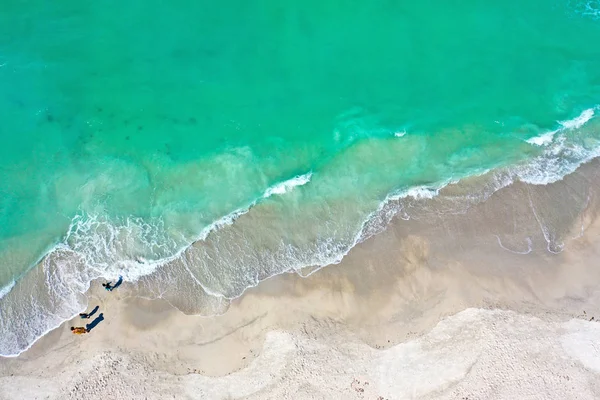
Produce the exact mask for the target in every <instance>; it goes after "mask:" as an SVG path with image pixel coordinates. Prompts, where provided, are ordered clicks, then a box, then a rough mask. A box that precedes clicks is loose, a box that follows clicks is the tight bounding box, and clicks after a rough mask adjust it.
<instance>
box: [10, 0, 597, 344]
mask: <svg viewBox="0 0 600 400" xmlns="http://www.w3.org/2000/svg"><path fill="white" fill-rule="evenodd" d="M594 9H595V8H594V4H593V3H590V2H574V1H557V2H554V3H552V4H548V2H542V1H537V0H528V1H520V2H516V1H514V2H508V3H507V2H504V3H502V4H496V5H492V4H482V3H480V2H475V1H467V2H462V3H461V4H449V3H447V2H435V1H433V2H416V3H406V4H402V3H399V4H398V3H393V2H375V3H368V4H367V3H359V2H355V3H352V4H350V3H348V2H339V1H327V2H316V1H309V2H303V3H302V4H291V3H290V4H280V2H266V3H261V4H257V3H252V2H250V3H248V2H242V1H226V2H225V3H218V4H216V3H215V4H208V3H205V2H200V3H198V2H196V3H193V2H176V3H169V4H167V3H162V2H150V3H148V2H144V3H143V4H142V3H139V2H129V3H126V4H123V3H122V2H104V3H90V4H81V3H78V2H73V1H68V2H62V3H61V4H60V5H57V4H49V3H48V4H47V3H45V2H42V1H39V0H34V1H31V2H29V3H28V4H27V5H24V4H23V3H22V2H17V1H9V2H7V3H6V4H5V5H4V6H3V7H2V11H0V88H1V91H0V93H1V96H0V116H1V117H2V121H3V124H2V126H1V127H0V137H1V139H2V146H0V182H1V183H0V288H3V289H0V293H2V295H3V297H2V299H0V332H2V333H3V334H2V335H0V337H8V336H7V335H4V333H5V332H10V333H11V337H13V335H16V336H19V335H20V332H14V328H15V326H16V325H14V323H11V322H10V321H9V317H8V316H9V315H10V316H11V317H10V318H14V315H16V314H13V311H14V310H18V313H20V314H22V315H23V318H27V317H26V316H27V315H29V316H31V315H36V316H40V317H39V324H38V325H39V326H40V331H39V332H37V331H36V332H33V336H32V337H27V338H25V339H23V340H21V341H19V343H18V344H17V343H16V342H15V341H10V340H3V341H1V342H2V343H0V354H15V353H18V352H19V351H21V350H22V349H23V348H25V347H26V346H27V345H28V344H30V342H31V341H32V340H33V339H34V338H35V337H37V336H39V334H40V333H42V332H44V331H45V330H47V329H50V328H52V327H53V326H56V325H57V324H58V323H60V321H61V320H62V319H63V318H68V317H69V316H70V315H72V314H73V313H75V312H77V311H79V309H80V308H81V307H82V304H83V303H82V301H84V300H83V298H82V297H81V292H82V291H85V289H86V288H87V285H88V283H89V281H90V280H91V279H94V278H97V277H106V278H113V277H114V276H116V275H119V274H122V275H123V276H124V277H125V278H126V279H127V280H129V281H133V280H136V279H139V278H141V277H143V276H147V275H149V274H152V273H154V274H155V275H160V276H162V278H161V279H162V280H161V279H159V281H161V282H163V284H164V282H173V284H176V285H187V284H190V282H192V283H193V284H194V285H198V286H199V287H202V288H204V291H205V292H208V293H212V294H213V295H215V296H217V298H218V297H219V296H224V297H235V296H236V295H238V294H239V293H241V291H243V290H244V288H246V287H248V286H250V285H254V284H256V283H257V282H258V281H260V280H261V279H264V278H266V277H268V276H270V275H272V274H274V273H279V272H281V271H285V270H290V269H293V270H296V269H301V268H303V267H306V266H315V265H317V266H318V265H326V264H329V263H331V262H337V261H339V259H340V258H341V257H342V256H343V255H344V254H345V253H346V252H347V251H348V250H349V249H350V248H351V247H352V246H353V245H354V244H355V243H356V242H357V241H360V240H362V239H363V238H364V237H366V236H368V235H369V234H372V233H375V232H377V231H379V230H380V229H382V228H381V227H378V228H372V227H373V226H374V225H373V224H369V223H366V222H365V221H369V220H371V219H373V218H375V219H377V218H379V217H380V216H379V214H377V212H378V210H379V211H382V210H384V209H385V207H384V206H383V205H382V204H385V203H382V202H384V201H385V200H386V199H387V198H389V197H390V196H392V197H393V196H406V195H412V196H415V197H419V196H432V195H435V193H436V189H437V188H439V187H441V186H443V185H444V184H446V183H448V182H451V181H455V180H458V179H461V178H464V177H468V176H472V175H474V174H481V173H483V172H485V171H488V170H490V169H497V170H499V171H504V172H502V174H503V175H502V176H503V177H505V178H506V179H507V181H510V180H514V179H522V180H525V181H528V182H531V183H536V184H545V183H547V182H551V181H554V180H556V179H560V177H562V176H563V175H565V174H566V173H569V172H571V171H572V170H573V169H574V168H575V167H576V166H577V165H579V164H580V163H581V162H583V161H585V160H588V159H590V158H592V157H594V156H595V155H597V152H598V149H599V148H600V146H599V144H600V143H599V142H598V140H599V139H600V130H599V129H598V127H597V121H596V119H595V116H596V115H597V114H598V113H599V112H600V111H599V110H598V109H597V104H600V48H599V47H598V46H594V45H593V43H595V41H597V39H599V38H600V20H599V19H598V17H597V15H596V14H595V13H594V12H593V10H594ZM253 207H254V208H253ZM248 209H250V212H248V213H247V214H245V215H244V218H238V217H239V215H241V214H243V213H245V212H246V211H247V210H248ZM252 210H254V212H253V211H252ZM373 213H375V214H373ZM386 218H387V217H383V219H382V221H384V222H385V221H386V220H387V219H386ZM365 224H366V225H365ZM198 240H200V242H197V243H196V245H195V246H194V247H193V248H192V249H189V250H187V251H185V252H184V253H182V252H183V251H184V249H186V248H187V246H189V245H190V244H191V243H192V242H195V241H198ZM555 250H559V249H558V248H557V249H555ZM47 254H50V255H49V256H48V257H46V258H44V257H45V256H46V255H47ZM42 259H43V260H44V261H43V263H42V264H38V262H39V261H40V260H42ZM170 260H172V261H170ZM182 260H183V261H182ZM173 263H174V264H178V266H177V267H173ZM36 265H38V266H37V267H36ZM28 271H29V272H28ZM15 280H16V281H17V284H14V287H13V282H14V281H15ZM63 286H64V287H65V289H62V287H63ZM58 287H61V289H60V290H59V289H57V288H58ZM10 288H12V290H11V289H10ZM199 296H200V294H199ZM193 300H194V299H188V300H186V299H181V302H182V303H185V302H186V301H190V302H191V303H194V304H195V303H196V302H195V301H193ZM211 301H212V300H211ZM182 307H183V306H182ZM216 307H217V308H218V305H217V306H216ZM18 313H17V314H18ZM49 315H51V316H49ZM36 318H37V317H36Z"/></svg>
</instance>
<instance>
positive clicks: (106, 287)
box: [102, 281, 113, 292]
mask: <svg viewBox="0 0 600 400" xmlns="http://www.w3.org/2000/svg"><path fill="white" fill-rule="evenodd" d="M111 282H112V281H109V282H106V283H103V284H102V286H104V289H106V290H108V291H109V292H110V291H112V290H113V286H112V285H111V284H110V283H111Z"/></svg>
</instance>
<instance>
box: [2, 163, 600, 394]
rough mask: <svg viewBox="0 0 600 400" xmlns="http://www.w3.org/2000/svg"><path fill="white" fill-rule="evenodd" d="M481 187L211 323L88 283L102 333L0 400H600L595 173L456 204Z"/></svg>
mask: <svg viewBox="0 0 600 400" xmlns="http://www.w3.org/2000/svg"><path fill="white" fill-rule="evenodd" d="M481 179H484V178H481ZM481 179H479V180H478V179H474V180H471V181H469V182H462V183H461V184H459V185H452V186H449V187H448V188H446V189H445V190H444V191H443V192H442V193H441V194H440V196H439V197H438V198H435V199H433V200H423V201H416V200H415V201H412V200H411V201H407V200H403V201H402V202H403V203H402V204H397V205H396V206H398V207H402V209H403V210H404V211H403V212H401V213H399V214H398V216H397V217H396V218H395V219H394V220H393V221H392V223H391V224H390V225H389V226H388V228H387V229H386V230H385V231H384V232H382V233H380V234H378V235H376V236H374V237H372V238H371V239H369V240H367V241H365V242H364V243H362V244H360V245H358V246H357V247H355V248H354V249H353V250H352V251H351V252H350V253H349V254H348V255H347V256H346V258H345V259H344V260H343V261H342V262H341V263H340V264H338V265H332V266H328V267H326V268H323V269H321V270H319V271H317V272H315V273H313V274H311V275H310V276H308V277H306V278H302V277H299V276H298V275H296V274H283V275H279V276H276V277H273V278H271V279H268V280H266V281H264V282H262V283H261V284H259V285H258V286H257V287H256V288H252V289H249V290H248V291H246V293H244V295H243V296H241V297H240V298H238V299H236V300H234V301H233V302H232V303H231V305H230V306H229V307H228V309H227V310H226V311H225V312H224V314H223V315H220V316H214V317H200V316H193V315H185V314H183V313H182V312H181V311H179V310H177V309H175V308H174V307H172V306H171V305H170V304H169V302H168V301H167V300H146V299H142V298H140V297H139V296H138V295H139V293H140V288H139V287H137V286H135V285H130V284H124V285H122V286H121V287H120V288H118V289H117V290H115V291H113V292H111V293H108V292H106V291H104V290H102V288H101V286H100V283H99V282H95V283H94V285H93V287H92V289H91V290H90V291H89V293H88V297H89V305H90V307H89V309H91V308H93V307H94V306H95V305H99V306H100V310H99V312H102V313H103V316H104V320H103V321H101V322H100V323H99V324H98V325H97V326H96V327H95V328H94V329H93V330H92V331H91V332H90V333H89V334H87V335H81V336H76V335H72V334H71V333H70V331H69V327H70V326H73V325H75V326H78V325H81V320H80V319H78V318H76V319H74V320H73V321H69V322H67V323H64V324H63V325H62V326H60V327H59V328H57V329H55V330H54V331H52V332H51V333H50V334H48V335H46V336H45V337H43V338H42V339H40V340H39V341H38V342H36V343H35V344H34V345H33V346H32V348H31V349H29V350H28V351H26V352H25V353H23V354H21V355H20V356H19V357H16V358H7V359H0V399H18V398H31V399H46V398H48V399H64V398H73V399H75V398H78V399H100V398H106V397H109V398H116V399H166V398H175V399H238V398H245V399H282V398H289V399H352V398H357V399H363V398H364V399H411V398H427V399H429V398H435V399H492V398H495V399H514V398H530V399H537V398H540V399H549V398H552V399H566V398H582V399H587V398H589V399H592V398H599V397H600V379H599V378H600V377H599V376H598V375H599V374H600V348H599V347H598V342H600V324H599V323H598V322H597V321H598V320H599V319H600V267H598V265H599V262H600V221H598V218H597V216H598V210H600V167H599V163H598V162H597V161H595V162H592V163H590V164H587V165H585V166H583V167H582V168H580V169H579V170H578V171H577V172H576V173H574V174H572V175H570V176H568V177H567V178H566V179H564V180H563V181H560V182H557V183H555V184H551V185H547V186H531V185H524V184H520V183H517V184H513V185H511V186H509V187H506V188H504V189H501V190H500V191H498V192H496V193H494V194H493V195H492V196H491V197H489V198H487V199H486V200H485V201H481V199H482V198H485V197H486V196H483V197H481V198H480V199H476V200H473V201H472V202H465V201H464V196H465V194H467V193H474V192H476V191H477V190H473V188H481V187H485V182H483V183H482V182H481V181H480V180H481ZM471 196H472V195H471ZM465 204H469V206H468V207H466V206H465ZM404 212H405V213H406V214H404ZM406 216H410V218H409V219H402V217H404V218H406ZM86 322H89V321H86Z"/></svg>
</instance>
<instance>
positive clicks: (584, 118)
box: [558, 108, 594, 129]
mask: <svg viewBox="0 0 600 400" xmlns="http://www.w3.org/2000/svg"><path fill="white" fill-rule="evenodd" d="M593 117H594V109H593V108H588V109H587V110H583V111H582V112H581V114H579V116H577V117H575V118H573V119H569V120H566V121H558V123H559V124H561V125H562V127H563V128H565V129H578V128H581V127H582V126H583V125H584V124H585V123H586V122H588V121H589V120H590V119H592V118H593Z"/></svg>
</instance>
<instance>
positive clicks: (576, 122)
mask: <svg viewBox="0 0 600 400" xmlns="http://www.w3.org/2000/svg"><path fill="white" fill-rule="evenodd" d="M592 118H594V108H588V109H585V110H583V111H582V112H581V114H579V115H578V116H577V117H575V118H573V119H569V120H566V121H558V124H559V125H560V128H558V129H555V130H553V131H549V132H545V133H543V134H541V135H539V136H535V137H532V138H530V139H527V140H526V142H527V143H529V144H533V145H536V146H546V145H549V144H550V143H552V141H553V139H554V137H555V135H556V134H557V133H559V132H561V131H563V130H574V129H579V128H581V127H582V126H583V125H585V124H586V122H588V121H589V120H591V119H592Z"/></svg>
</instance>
